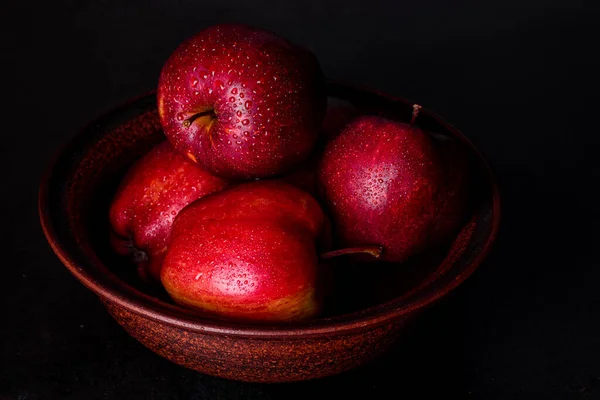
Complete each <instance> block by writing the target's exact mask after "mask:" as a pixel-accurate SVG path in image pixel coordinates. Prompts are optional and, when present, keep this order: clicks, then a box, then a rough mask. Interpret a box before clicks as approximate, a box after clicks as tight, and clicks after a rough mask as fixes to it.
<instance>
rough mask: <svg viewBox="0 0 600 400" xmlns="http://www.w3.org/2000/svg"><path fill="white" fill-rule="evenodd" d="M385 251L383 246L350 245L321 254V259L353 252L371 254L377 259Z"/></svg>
mask: <svg viewBox="0 0 600 400" xmlns="http://www.w3.org/2000/svg"><path fill="white" fill-rule="evenodd" d="M382 253H383V247H381V246H362V247H349V248H346V249H339V250H332V251H328V252H326V253H323V254H321V256H320V257H321V260H329V259H331V258H335V257H339V256H345V255H351V254H369V255H371V256H373V258H375V259H376V260H377V259H379V258H380V257H381V254H382Z"/></svg>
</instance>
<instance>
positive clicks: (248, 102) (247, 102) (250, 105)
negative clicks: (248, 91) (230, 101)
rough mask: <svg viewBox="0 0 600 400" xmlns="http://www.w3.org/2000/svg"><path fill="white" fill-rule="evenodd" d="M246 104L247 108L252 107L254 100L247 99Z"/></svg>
mask: <svg viewBox="0 0 600 400" xmlns="http://www.w3.org/2000/svg"><path fill="white" fill-rule="evenodd" d="M244 106H245V107H246V108H250V107H252V102H251V101H250V100H247V101H246V102H245V103H244Z"/></svg>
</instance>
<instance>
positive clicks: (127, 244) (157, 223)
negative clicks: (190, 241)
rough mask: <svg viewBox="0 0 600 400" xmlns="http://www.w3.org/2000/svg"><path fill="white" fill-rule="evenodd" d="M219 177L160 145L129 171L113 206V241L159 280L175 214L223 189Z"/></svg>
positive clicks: (143, 269)
mask: <svg viewBox="0 0 600 400" xmlns="http://www.w3.org/2000/svg"><path fill="white" fill-rule="evenodd" d="M226 185H227V182H226V181H224V180H223V179H221V178H218V177H215V176H213V175H212V174H210V173H209V172H207V171H206V170H204V169H202V168H201V167H199V166H198V165H197V164H194V163H193V162H191V161H189V160H188V159H187V158H185V157H183V156H181V155H180V154H179V153H178V152H176V151H175V150H174V149H173V148H172V147H171V145H169V143H168V142H167V141H165V142H163V143H161V144H159V145H158V146H156V147H155V148H154V149H153V150H151V151H150V152H149V153H148V154H146V155H145V156H144V157H143V158H142V159H140V160H139V161H138V162H137V163H136V164H134V166H133V167H132V168H131V169H130V170H129V171H128V173H127V175H126V176H125V178H124V179H123V181H122V182H121V185H120V187H119V189H118V190H117V193H116V195H115V197H114V199H113V202H112V204H111V208H110V222H111V225H112V229H113V237H112V245H113V247H114V248H115V250H116V251H117V252H119V253H121V254H123V253H129V254H131V255H132V256H133V257H134V261H135V262H136V263H137V264H138V270H139V272H140V275H142V277H147V276H148V275H149V276H150V277H151V278H154V279H155V280H156V281H160V269H161V266H162V260H163V258H164V255H165V252H166V248H167V243H168V239H169V237H170V234H171V227H172V224H173V220H174V219H175V216H176V215H177V214H178V213H179V211H181V209H182V208H183V207H185V206H187V205H188V204H190V203H191V202H192V201H194V200H196V199H199V198H201V197H203V196H205V195H207V194H209V193H212V192H215V191H218V190H221V189H223V188H224V187H225V186H226Z"/></svg>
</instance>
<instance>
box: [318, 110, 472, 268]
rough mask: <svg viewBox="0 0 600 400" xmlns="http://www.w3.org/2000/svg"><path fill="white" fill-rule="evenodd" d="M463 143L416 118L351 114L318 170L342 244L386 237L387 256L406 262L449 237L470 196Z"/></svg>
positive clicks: (383, 243) (376, 241)
mask: <svg viewBox="0 0 600 400" xmlns="http://www.w3.org/2000/svg"><path fill="white" fill-rule="evenodd" d="M446 142H448V143H446ZM459 148H460V147H459V146H458V145H457V144H453V143H452V141H451V139H445V140H444V141H442V140H438V139H435V138H434V137H432V136H431V135H430V134H428V133H426V132H424V131H423V130H421V129H420V128H418V127H416V126H413V125H411V124H405V123H402V122H396V121H391V120H388V119H384V118H381V117H375V116H362V117H359V118H357V119H355V120H353V121H352V122H350V123H349V124H348V125H347V126H346V127H345V128H344V130H343V131H342V133H341V134H340V135H338V136H337V137H336V138H335V139H334V140H332V141H331V142H330V143H329V144H328V146H327V148H326V150H325V154H324V156H323V159H322V161H321V164H320V170H319V184H320V188H321V190H322V191H323V195H324V197H325V198H326V203H327V206H328V208H329V210H330V212H331V213H330V215H331V216H332V222H333V224H334V228H335V231H336V232H337V234H338V235H339V239H340V242H341V244H342V245H345V246H358V245H381V246H383V248H384V254H383V256H382V259H384V260H386V261H392V262H402V261H405V260H406V259H407V258H408V257H410V256H411V255H413V254H415V253H418V252H421V251H423V250H424V249H425V248H426V247H427V246H430V245H431V246H433V245H435V244H438V243H439V242H441V241H442V240H444V239H446V238H447V236H448V235H449V234H450V233H452V231H453V230H455V229H457V228H458V224H459V223H460V222H461V219H462V216H463V212H464V209H465V204H466V186H467V183H466V179H467V175H468V174H467V172H468V171H467V168H466V162H465V159H464V157H462V156H461V154H460V152H458V149H459Z"/></svg>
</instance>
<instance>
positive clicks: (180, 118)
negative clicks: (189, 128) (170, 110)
mask: <svg viewBox="0 0 600 400" xmlns="http://www.w3.org/2000/svg"><path fill="white" fill-rule="evenodd" d="M183 118H185V117H184V116H183V114H177V121H183Z"/></svg>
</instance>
